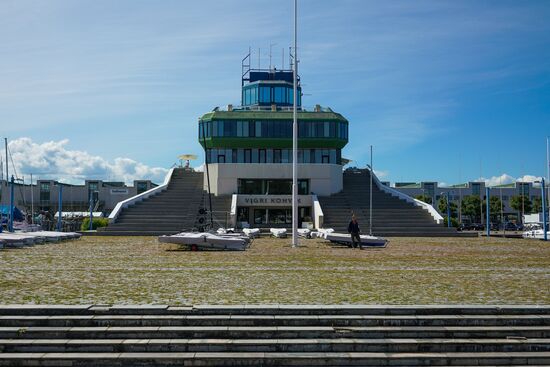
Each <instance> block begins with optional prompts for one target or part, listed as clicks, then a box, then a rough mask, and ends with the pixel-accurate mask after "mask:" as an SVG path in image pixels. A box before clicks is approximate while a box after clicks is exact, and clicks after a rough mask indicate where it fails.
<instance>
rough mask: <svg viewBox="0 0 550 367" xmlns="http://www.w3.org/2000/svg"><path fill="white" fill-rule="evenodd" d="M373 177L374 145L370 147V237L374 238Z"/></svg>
mask: <svg viewBox="0 0 550 367" xmlns="http://www.w3.org/2000/svg"><path fill="white" fill-rule="evenodd" d="M372 175H374V168H373V167H372V145H371V146H370V192H369V196H370V197H369V235H370V236H372Z"/></svg>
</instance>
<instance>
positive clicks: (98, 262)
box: [0, 237, 550, 304]
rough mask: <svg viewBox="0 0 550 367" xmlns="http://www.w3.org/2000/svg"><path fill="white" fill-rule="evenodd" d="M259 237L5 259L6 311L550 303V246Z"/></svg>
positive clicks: (63, 247)
mask: <svg viewBox="0 0 550 367" xmlns="http://www.w3.org/2000/svg"><path fill="white" fill-rule="evenodd" d="M289 242H290V240H288V239H287V240H284V239H268V238H265V239H257V240H255V241H254V243H253V246H252V247H251V249H250V250H249V251H246V252H184V251H167V249H168V248H169V245H164V244H159V243H158V242H157V240H156V238H153V237H83V238H82V239H80V240H78V241H71V242H65V243H60V244H52V245H43V246H35V247H32V248H26V249H18V250H2V251H0V269H1V270H2V277H1V278H0V303H68V304H71V303H108V304H111V303H167V304H199V303H210V304H228V303H232V304H245V303H246V304H258V303H302V304H304V303H324V304H333V303H334V304H344V303H364V304H369V303H370V304H372V303H377V304H380V303H383V304H411V303H415V304H432V303H484V304H522V303H537V304H549V303H550V244H548V243H544V242H541V241H532V240H531V241H527V240H517V239H485V238H474V239H471V238H468V239H465V238H450V239H442V238H435V239H433V238H394V239H391V242H390V245H389V247H388V248H386V249H371V250H364V251H360V250H352V249H348V248H340V247H337V248H333V247H331V246H329V245H328V244H327V243H326V242H324V241H321V240H305V241H302V243H303V245H304V247H301V248H298V249H292V248H290V246H289Z"/></svg>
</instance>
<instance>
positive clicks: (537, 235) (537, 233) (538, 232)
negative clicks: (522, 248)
mask: <svg viewBox="0 0 550 367" xmlns="http://www.w3.org/2000/svg"><path fill="white" fill-rule="evenodd" d="M522 237H523V238H534V239H538V240H543V239H544V230H543V229H535V230H532V231H525V232H523V234H522ZM546 238H550V231H547V232H546Z"/></svg>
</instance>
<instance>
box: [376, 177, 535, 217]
mask: <svg viewBox="0 0 550 367" xmlns="http://www.w3.org/2000/svg"><path fill="white" fill-rule="evenodd" d="M385 184H387V185H389V182H386V183H385ZM393 187H394V188H395V189H396V190H398V191H400V192H402V193H404V194H406V195H409V196H412V197H419V196H425V197H427V198H430V199H431V202H432V203H435V205H434V207H435V208H436V209H438V210H439V208H438V205H437V204H438V203H439V201H440V199H441V198H442V197H446V196H447V193H449V197H450V201H451V202H453V203H455V204H456V205H457V206H458V207H459V208H460V207H461V205H460V203H461V202H462V199H463V198H464V197H466V196H470V195H473V196H477V197H479V198H480V199H481V201H483V200H485V199H486V188H487V186H486V184H485V182H476V181H473V182H467V183H463V184H457V185H451V186H440V185H439V184H438V183H437V182H430V181H427V182H418V183H417V182H395V183H394V185H393ZM522 195H524V196H525V197H526V198H528V199H529V200H530V201H531V202H533V201H535V200H540V198H541V189H540V187H536V186H534V185H533V183H532V182H520V181H518V182H514V183H511V184H506V185H498V186H492V187H490V196H496V197H498V198H499V199H501V200H502V204H503V205H502V212H503V215H504V219H505V221H508V220H516V221H518V222H519V221H521V220H518V219H519V218H521V216H522V214H525V211H524V213H522V211H521V210H520V211H518V210H516V209H514V208H512V206H511V202H512V198H513V197H514V196H522ZM480 210H482V208H480ZM442 214H443V215H445V213H442ZM460 214H461V213H460V211H459V215H460ZM527 214H529V213H527ZM462 219H464V218H462Z"/></svg>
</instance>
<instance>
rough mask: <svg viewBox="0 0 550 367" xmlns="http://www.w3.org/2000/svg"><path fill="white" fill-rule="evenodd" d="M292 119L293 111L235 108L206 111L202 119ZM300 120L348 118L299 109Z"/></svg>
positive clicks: (328, 112)
mask: <svg viewBox="0 0 550 367" xmlns="http://www.w3.org/2000/svg"><path fill="white" fill-rule="evenodd" d="M243 119H246V120H291V119H292V111H286V110H285V111H271V110H268V111H257V110H233V111H212V112H208V113H205V114H204V115H203V116H202V117H201V118H200V120H201V121H209V120H243ZM298 119H299V120H325V121H326V120H337V121H345V122H348V120H347V119H346V118H345V117H344V116H342V115H341V114H339V113H337V112H334V111H321V112H313V111H298Z"/></svg>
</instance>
